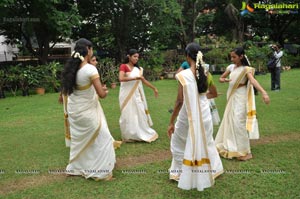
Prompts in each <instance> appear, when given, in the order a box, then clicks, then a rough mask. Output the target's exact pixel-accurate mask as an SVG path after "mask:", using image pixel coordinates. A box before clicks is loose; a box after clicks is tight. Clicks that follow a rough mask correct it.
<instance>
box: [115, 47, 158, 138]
mask: <svg viewBox="0 0 300 199" xmlns="http://www.w3.org/2000/svg"><path fill="white" fill-rule="evenodd" d="M138 60H139V53H138V51H137V50H136V49H130V50H129V52H128V54H127V56H126V58H125V62H124V64H121V65H120V70H119V80H120V82H121V86H120V93H119V102H120V109H121V116H120V119H119V123H120V129H121V134H122V139H123V141H125V142H132V141H145V142H153V141H155V140H156V139H157V138H158V134H157V133H156V131H155V130H154V129H152V128H151V126H152V125H153V123H152V119H151V117H150V113H149V110H148V105H147V101H146V96H145V93H144V88H143V84H145V85H146V86H148V87H149V88H151V89H152V90H153V92H154V95H155V97H157V96H158V90H157V89H156V87H155V86H153V85H152V84H151V83H150V82H148V81H147V80H146V79H145V78H144V76H143V68H142V67H140V66H139V65H138Z"/></svg>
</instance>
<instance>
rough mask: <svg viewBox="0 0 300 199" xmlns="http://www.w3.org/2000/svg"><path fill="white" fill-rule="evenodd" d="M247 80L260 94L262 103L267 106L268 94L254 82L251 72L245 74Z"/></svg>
mask: <svg viewBox="0 0 300 199" xmlns="http://www.w3.org/2000/svg"><path fill="white" fill-rule="evenodd" d="M247 78H248V80H249V81H250V83H251V84H252V85H253V86H254V87H255V88H256V89H257V90H258V91H259V92H260V93H261V94H262V98H263V101H264V103H265V104H269V103H270V98H269V96H268V93H267V92H266V91H265V90H264V89H263V87H262V86H261V85H260V84H259V83H258V81H256V79H255V78H254V77H253V75H252V73H251V72H248V73H247Z"/></svg>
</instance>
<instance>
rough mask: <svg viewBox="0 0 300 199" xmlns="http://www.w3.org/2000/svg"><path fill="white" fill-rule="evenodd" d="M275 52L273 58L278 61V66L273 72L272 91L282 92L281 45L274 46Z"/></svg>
mask: <svg viewBox="0 0 300 199" xmlns="http://www.w3.org/2000/svg"><path fill="white" fill-rule="evenodd" d="M272 49H273V50H274V53H273V56H274V57H275V58H276V59H277V64H276V67H275V69H274V70H272V71H271V90H272V91H279V90H280V71H281V58H282V55H283V51H281V50H280V45H273V46H272Z"/></svg>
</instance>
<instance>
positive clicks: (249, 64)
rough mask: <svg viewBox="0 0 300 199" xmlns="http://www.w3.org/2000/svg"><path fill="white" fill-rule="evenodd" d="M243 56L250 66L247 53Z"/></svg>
mask: <svg viewBox="0 0 300 199" xmlns="http://www.w3.org/2000/svg"><path fill="white" fill-rule="evenodd" d="M244 57H245V59H246V60H247V62H248V64H249V66H250V65H251V64H250V61H249V59H248V57H247V55H244Z"/></svg>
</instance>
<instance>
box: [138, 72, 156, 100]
mask: <svg viewBox="0 0 300 199" xmlns="http://www.w3.org/2000/svg"><path fill="white" fill-rule="evenodd" d="M140 78H141V80H142V82H143V84H145V85H146V86H148V87H149V88H151V89H152V90H153V92H154V95H155V97H158V90H157V88H156V87H155V86H153V85H152V84H151V83H150V82H149V81H147V80H146V79H145V78H144V76H141V77H140Z"/></svg>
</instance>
